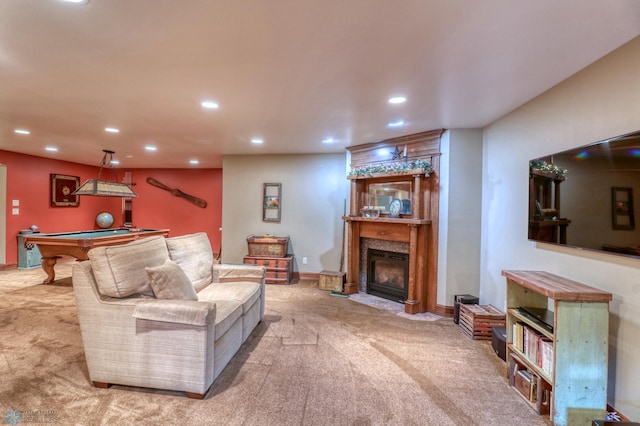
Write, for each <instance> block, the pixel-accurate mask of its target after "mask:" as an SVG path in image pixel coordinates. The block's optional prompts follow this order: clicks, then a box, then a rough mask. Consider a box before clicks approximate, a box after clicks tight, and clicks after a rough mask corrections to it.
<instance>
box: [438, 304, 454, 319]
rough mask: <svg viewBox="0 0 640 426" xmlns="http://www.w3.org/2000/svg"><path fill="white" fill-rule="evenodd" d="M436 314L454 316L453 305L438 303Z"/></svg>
mask: <svg viewBox="0 0 640 426" xmlns="http://www.w3.org/2000/svg"><path fill="white" fill-rule="evenodd" d="M434 314H437V315H440V316H441V317H449V318H453V306H446V305H438V304H436V311H435V312H434Z"/></svg>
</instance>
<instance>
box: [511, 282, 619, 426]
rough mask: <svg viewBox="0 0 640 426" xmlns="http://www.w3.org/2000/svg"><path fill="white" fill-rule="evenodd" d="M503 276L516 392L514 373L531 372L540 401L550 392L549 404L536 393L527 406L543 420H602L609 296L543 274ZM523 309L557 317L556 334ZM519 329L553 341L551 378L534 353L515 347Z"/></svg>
mask: <svg viewBox="0 0 640 426" xmlns="http://www.w3.org/2000/svg"><path fill="white" fill-rule="evenodd" d="M502 275H503V276H505V277H506V279H507V324H506V325H507V326H506V328H507V360H511V362H510V363H509V368H508V374H509V375H510V382H511V384H512V386H513V371H514V369H515V370H518V369H523V368H524V369H527V370H528V371H529V372H530V373H531V374H532V376H533V377H534V378H535V380H536V385H537V388H538V392H537V398H541V391H542V390H548V395H549V398H550V401H536V400H535V399H536V397H534V396H533V393H532V396H531V398H530V399H529V403H530V405H531V407H532V408H533V409H534V410H536V411H538V413H540V414H546V413H547V412H548V413H549V416H550V418H551V420H552V421H553V423H554V424H555V425H568V424H591V421H592V420H593V419H598V418H604V416H605V415H606V408H607V363H608V349H609V344H608V335H609V302H610V301H611V293H607V292H603V291H601V290H598V289H595V288H593V287H589V286H587V285H585V284H582V283H578V282H576V281H572V280H569V279H567V278H563V277H559V276H557V275H554V274H550V273H548V272H544V271H506V270H505V271H502ZM521 307H529V308H544V309H549V310H551V311H553V327H552V329H550V327H548V326H546V325H545V324H544V323H542V322H541V321H539V320H537V319H535V318H533V317H530V316H528V315H526V314H525V313H524V312H523V311H522V310H521V309H520V308H521ZM517 323H521V324H523V325H524V326H526V327H529V328H530V330H532V331H533V332H535V333H537V334H538V335H540V336H542V337H543V338H546V339H551V342H552V347H553V350H552V353H551V363H552V364H551V371H550V372H547V371H544V370H543V369H542V367H541V366H540V363H539V362H538V359H531V358H530V357H529V356H527V355H528V354H529V355H531V354H532V352H531V351H525V350H523V349H522V348H520V347H518V346H519V344H518V345H516V344H514V338H515V334H517V333H515V334H514V330H515V329H514V324H517ZM533 353H535V351H534V352H533ZM514 389H516V387H515V386H514ZM518 393H520V394H521V395H522V392H521V391H520V392H518ZM525 399H527V398H526V397H525ZM541 407H543V408H541ZM545 407H550V409H548V408H547V409H544V408H545Z"/></svg>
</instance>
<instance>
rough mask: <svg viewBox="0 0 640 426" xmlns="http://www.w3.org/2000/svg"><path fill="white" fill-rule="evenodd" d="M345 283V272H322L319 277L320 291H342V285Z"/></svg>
mask: <svg viewBox="0 0 640 426" xmlns="http://www.w3.org/2000/svg"><path fill="white" fill-rule="evenodd" d="M344 282H345V273H344V272H335V271H326V270H325V271H322V272H320V275H319V277H318V288H319V289H320V290H333V291H342V284H344Z"/></svg>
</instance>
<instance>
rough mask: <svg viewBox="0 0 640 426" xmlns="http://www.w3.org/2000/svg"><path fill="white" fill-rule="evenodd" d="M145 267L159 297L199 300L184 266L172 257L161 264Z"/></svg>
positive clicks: (152, 286) (152, 287)
mask: <svg viewBox="0 0 640 426" xmlns="http://www.w3.org/2000/svg"><path fill="white" fill-rule="evenodd" d="M144 269H145V271H147V276H148V277H149V284H150V285H151V289H152V290H153V293H154V294H155V295H156V297H157V298H158V299H178V300H198V296H197V295H196V291H195V290H194V288H193V284H191V281H189V278H188V277H187V275H186V274H185V273H184V271H183V270H182V268H181V267H180V266H179V265H178V264H177V263H175V262H173V261H172V260H171V259H167V260H166V261H165V262H164V264H162V265H160V266H154V267H147V268H144Z"/></svg>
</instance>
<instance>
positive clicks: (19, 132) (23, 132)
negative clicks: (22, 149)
mask: <svg viewBox="0 0 640 426" xmlns="http://www.w3.org/2000/svg"><path fill="white" fill-rule="evenodd" d="M14 132H15V133H18V134H20V135H30V134H31V132H30V131H28V130H24V129H15V130H14Z"/></svg>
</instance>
